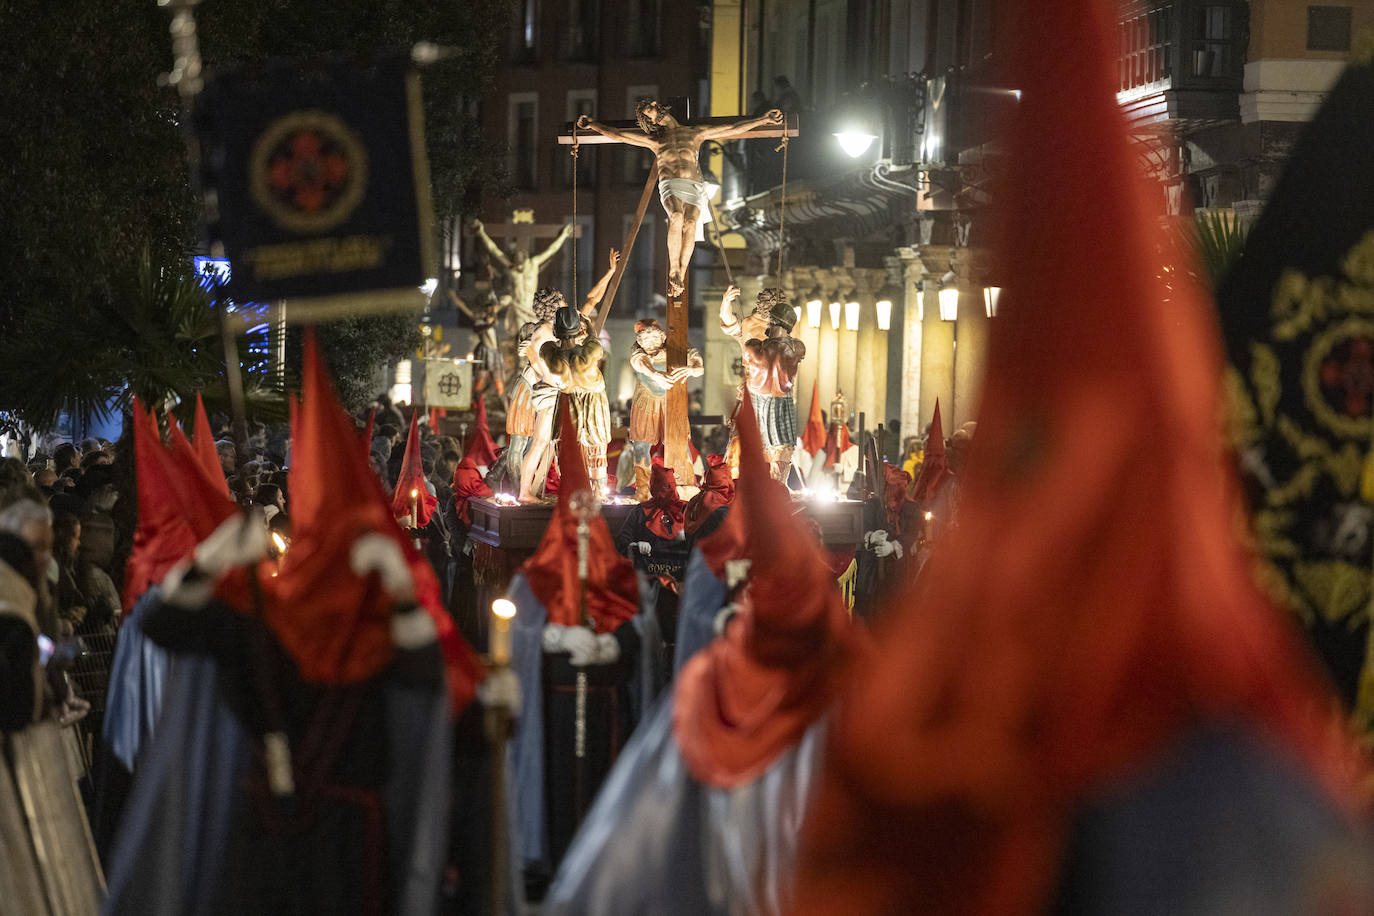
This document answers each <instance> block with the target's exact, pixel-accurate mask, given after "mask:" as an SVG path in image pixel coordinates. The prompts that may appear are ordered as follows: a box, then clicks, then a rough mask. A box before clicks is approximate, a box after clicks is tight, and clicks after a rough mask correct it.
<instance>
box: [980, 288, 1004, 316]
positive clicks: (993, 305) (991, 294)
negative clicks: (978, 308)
mask: <svg viewBox="0 0 1374 916" xmlns="http://www.w3.org/2000/svg"><path fill="white" fill-rule="evenodd" d="M1001 298H1002V287H1000V286H985V287H983V306H984V307H985V308H986V309H987V312H988V317H989V318H996V317H997V301H998V300H999V299H1001Z"/></svg>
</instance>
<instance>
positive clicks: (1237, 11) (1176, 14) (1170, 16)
mask: <svg viewBox="0 0 1374 916" xmlns="http://www.w3.org/2000/svg"><path fill="white" fill-rule="evenodd" d="M1245 13H1246V7H1245V4H1244V3H1241V2H1238V0H1222V2H1215V0H1214V2H1210V3H1209V2H1200V0H1173V2H1160V0H1144V2H1142V0H1134V2H1130V3H1127V4H1125V5H1123V7H1122V13H1121V18H1120V19H1119V20H1118V21H1117V30H1118V34H1119V37H1120V52H1119V57H1118V66H1117V71H1118V84H1117V92H1118V98H1119V99H1120V100H1121V101H1123V102H1127V101H1130V100H1133V99H1136V98H1140V97H1143V96H1147V95H1150V94H1152V93H1155V92H1163V91H1167V90H1178V89H1195V90H1204V91H1238V90H1239V88H1240V83H1241V77H1242V75H1243V68H1244V61H1243V60H1242V57H1243V52H1244V48H1243V47H1242V45H1241V43H1240V41H1241V39H1240V36H1241V35H1242V34H1243V32H1244V29H1243V19H1244V16H1245Z"/></svg>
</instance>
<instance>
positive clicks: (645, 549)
mask: <svg viewBox="0 0 1374 916" xmlns="http://www.w3.org/2000/svg"><path fill="white" fill-rule="evenodd" d="M630 549H631V550H638V551H639V553H640V555H641V556H645V557H647V556H648V555H649V551H650V550H651V549H652V546H651V545H650V544H649V542H648V541H634V542H633V543H631V544H630Z"/></svg>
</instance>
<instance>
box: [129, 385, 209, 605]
mask: <svg viewBox="0 0 1374 916" xmlns="http://www.w3.org/2000/svg"><path fill="white" fill-rule="evenodd" d="M129 422H130V423H132V424H133V439H134V477H135V480H136V482H137V485H138V528H137V529H136V530H135V531H134V544H133V551H132V552H131V553H130V554H129V559H128V561H127V562H126V563H125V566H124V590H123V593H122V595H121V597H122V600H123V604H124V609H125V611H126V612H127V611H129V610H131V609H132V608H133V606H134V603H135V602H136V601H137V600H138V598H139V597H140V596H141V595H142V594H143V593H144V592H145V591H147V590H148V588H149V586H152V585H155V584H157V583H158V582H161V581H162V579H163V578H164V577H165V576H166V575H167V571H168V570H169V569H171V568H172V567H173V566H174V565H176V564H177V563H178V562H179V561H181V560H183V559H185V558H186V557H189V556H190V555H191V553H192V552H193V551H194V550H195V549H196V544H197V543H198V540H197V538H196V535H195V532H194V531H193V530H192V529H191V525H190V523H189V521H188V519H187V518H186V516H185V515H183V514H182V511H181V506H180V505H179V495H180V494H179V493H178V491H177V490H176V489H175V488H174V487H173V486H172V485H171V484H170V482H171V481H172V480H173V479H174V478H175V477H177V476H178V474H177V472H176V470H175V469H174V467H173V462H172V457H171V453H170V452H169V451H168V450H167V448H166V447H165V446H164V445H163V444H162V438H161V436H159V435H158V431H157V423H156V421H155V420H153V419H151V418H150V417H149V416H148V414H147V413H145V412H144V409H143V403H142V402H141V401H140V400H139V399H138V396H137V395H135V396H134V406H133V414H132V416H131V417H130V418H129Z"/></svg>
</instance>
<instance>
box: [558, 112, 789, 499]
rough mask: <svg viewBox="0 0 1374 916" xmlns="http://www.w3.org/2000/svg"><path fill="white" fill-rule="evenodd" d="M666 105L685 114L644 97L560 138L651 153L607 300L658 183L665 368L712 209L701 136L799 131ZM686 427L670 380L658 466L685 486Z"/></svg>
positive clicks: (680, 365) (785, 121) (782, 122)
mask: <svg viewBox="0 0 1374 916" xmlns="http://www.w3.org/2000/svg"><path fill="white" fill-rule="evenodd" d="M672 107H673V108H674V109H676V110H680V111H682V112H683V113H684V114H685V115H688V117H685V118H684V119H683V120H681V121H679V120H678V119H677V118H675V117H674V116H673V115H672V114H671V113H670V111H669V106H667V105H663V104H661V103H658V102H655V101H652V100H643V101H641V102H640V104H639V105H637V106H636V113H635V115H636V119H637V120H636V121H619V122H614V123H610V124H605V123H600V122H597V121H593V120H591V119H590V118H586V117H585V116H584V117H582V118H579V119H578V121H577V123H575V124H568V125H567V127H565V128H564V131H563V133H561V134H560V135H559V137H558V142H559V143H560V144H563V145H574V149H576V146H575V144H583V143H588V144H600V143H628V144H631V145H633V146H639V147H643V148H644V149H648V150H651V151H652V152H653V153H654V165H653V167H652V168H651V169H650V170H649V180H648V182H647V183H646V184H645V185H644V193H643V194H642V195H641V196H640V198H639V208H638V211H637V212H636V214H635V219H634V222H633V223H631V225H630V231H629V234H628V235H627V236H626V238H625V243H624V244H623V245H622V246H621V251H622V252H623V256H622V258H621V261H620V266H619V267H617V269H616V272H615V274H614V276H612V278H611V282H610V287H609V289H608V291H607V293H606V301H607V303H610V302H612V301H613V300H614V298H615V294H616V291H617V290H618V289H619V287H620V277H621V274H622V273H623V271H624V269H625V264H626V263H627V262H628V261H629V255H630V251H631V250H632V249H633V246H634V239H635V236H636V235H637V234H638V232H639V226H640V224H641V223H642V222H643V220H644V213H645V209H646V208H647V207H648V204H649V198H650V197H651V195H652V193H653V191H654V190H655V188H657V190H658V192H659V200H660V201H661V202H662V204H663V206H664V209H665V210H666V211H667V213H668V274H669V276H668V293H669V295H668V307H667V311H666V315H665V319H666V321H665V324H666V326H667V332H668V342H667V351H668V359H667V371H668V372H670V373H671V372H673V371H674V370H677V369H685V368H686V367H687V365H688V346H687V268H688V266H689V264H690V261H691V256H692V249H693V248H694V247H695V244H696V229H697V222H698V221H699V220H700V219H701V218H702V217H703V216H705V217H706V218H707V219H709V218H710V213H711V208H710V199H709V198H708V197H706V188H705V182H704V181H703V179H702V174H701V166H700V164H699V163H698V161H697V158H698V155H699V153H700V150H701V145H702V144H703V143H704V142H706V141H707V140H721V139H734V138H740V137H758V138H762V137H795V136H797V120H796V117H797V116H796V115H786V116H784V115H783V114H782V113H781V112H778V111H770V112H769V113H768V114H766V115H764V116H762V117H759V118H749V119H740V118H701V119H693V118H691V117H690V111H689V109H688V105H687V100H686V99H682V100H680V101H678V102H675V104H674V105H673V106H672ZM584 131H586V133H585V134H584ZM609 312H610V307H609V305H608V306H607V307H606V308H603V309H602V310H601V312H600V313H599V314H598V316H597V321H598V325H597V330H598V331H599V330H600V325H599V322H602V321H604V320H605V318H606V315H607V314H608V313H609ZM690 432H691V427H690V425H689V423H688V419H687V386H686V385H674V386H673V387H671V388H669V389H668V392H667V395H666V396H665V404H664V433H663V452H664V456H663V457H664V464H665V465H667V466H668V467H670V468H672V469H673V470H674V471H676V472H677V479H678V481H679V482H680V483H681V484H683V485H690V484H691V483H692V481H693V480H694V479H695V477H694V474H693V472H692V461H691V453H690V449H689V448H688V439H689V436H690Z"/></svg>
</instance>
